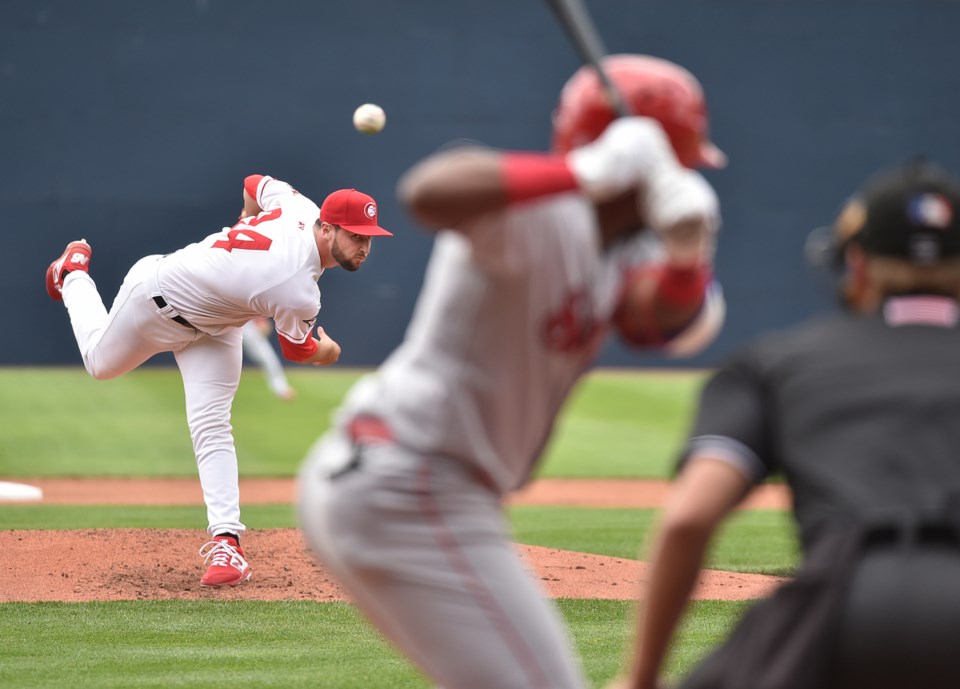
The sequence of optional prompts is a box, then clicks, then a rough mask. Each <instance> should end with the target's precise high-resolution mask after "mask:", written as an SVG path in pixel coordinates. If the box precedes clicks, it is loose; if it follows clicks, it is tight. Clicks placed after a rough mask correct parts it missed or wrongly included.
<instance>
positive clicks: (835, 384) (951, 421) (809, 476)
mask: <svg viewBox="0 0 960 689" xmlns="http://www.w3.org/2000/svg"><path fill="white" fill-rule="evenodd" d="M958 315H960V309H958V304H957V302H956V301H953V300H950V299H946V298H942V297H931V296H916V297H897V298H894V299H890V300H888V301H887V302H886V303H885V304H884V307H883V310H882V312H881V313H880V314H878V315H876V316H872V317H857V316H852V315H848V314H844V315H837V316H834V317H830V318H824V319H820V320H816V321H812V322H810V323H807V324H804V325H802V326H799V327H796V328H793V329H790V330H786V331H783V332H781V333H778V334H774V335H770V336H767V337H764V338H761V339H760V340H758V341H757V342H756V343H755V344H754V345H752V346H750V347H748V348H746V349H744V350H743V351H741V352H740V353H739V354H737V355H736V356H734V357H733V358H732V359H731V361H730V362H729V363H727V364H726V365H725V366H723V367H722V368H721V369H720V370H719V371H718V372H717V373H716V374H715V375H714V376H713V377H712V378H711V379H710V381H709V382H708V383H707V385H706V386H705V388H704V390H703V393H702V398H701V405H700V410H699V414H698V416H697V419H696V422H695V425H694V429H693V433H692V438H691V440H690V442H689V445H688V447H687V449H686V451H685V452H684V454H683V456H682V457H681V464H682V463H683V461H685V460H686V458H688V457H690V456H691V454H692V453H694V452H697V451H699V450H705V451H709V452H710V454H711V456H713V457H718V458H721V459H724V460H726V461H729V462H731V463H732V464H734V465H735V466H737V467H739V468H740V469H741V470H742V471H743V472H744V473H745V474H746V475H747V476H748V477H749V478H750V479H752V480H754V481H760V480H762V479H763V478H764V477H765V476H766V475H768V474H771V473H774V472H782V473H783V474H784V475H785V477H786V478H787V480H788V482H789V484H790V486H791V488H792V489H793V496H794V513H795V517H796V519H797V522H798V524H799V527H800V536H801V540H802V541H803V546H804V561H803V565H802V567H801V568H800V570H799V571H798V572H797V574H796V576H795V577H794V578H793V579H792V580H791V582H790V583H789V584H787V585H785V586H782V587H781V588H780V589H778V590H777V592H776V593H775V594H774V595H773V596H772V597H771V598H769V599H767V600H765V601H763V602H762V603H759V604H757V605H755V606H754V607H753V608H752V609H751V610H750V611H749V612H748V613H747V614H746V616H745V617H744V618H743V619H742V620H741V622H740V623H739V624H738V625H737V628H736V630H735V631H734V633H732V634H731V636H730V637H729V638H728V640H727V642H726V643H725V644H724V645H723V646H721V647H720V648H719V649H718V650H716V651H715V652H714V653H713V654H711V655H710V656H709V657H708V659H707V660H706V661H704V662H703V663H701V664H700V665H699V666H698V667H697V669H696V670H695V671H694V672H693V673H691V675H690V676H688V677H687V678H685V680H684V682H683V683H682V685H681V687H682V689H743V688H744V687H766V688H769V687H776V688H777V689H825V688H838V687H843V689H850V688H851V687H856V688H857V689H861V688H869V689H888V688H890V689H902V687H906V686H924V687H926V688H928V689H929V688H931V687H936V688H937V689H942V688H949V689H955V687H957V686H960V684H958V680H957V677H958V671H957V670H955V669H954V668H955V659H956V648H957V647H956V644H955V643H954V641H955V640H956V629H957V620H958V619H960V617H958V615H960V607H958V605H957V604H950V605H947V604H946V603H949V602H950V601H949V600H948V599H947V598H944V597H943V595H941V594H940V593H939V592H941V591H948V592H949V594H944V595H949V596H950V597H954V598H955V594H954V592H955V590H956V581H957V580H958V576H960V566H958V564H957V562H956V555H955V554H954V555H951V556H950V557H949V558H948V559H947V560H946V562H945V563H944V562H941V560H939V559H938V558H940V553H941V551H938V550H923V551H921V552H919V553H918V551H911V552H912V553H913V555H911V557H907V558H900V556H899V555H897V556H896V557H898V558H900V559H897V560H895V562H894V564H893V565H892V566H891V564H890V562H889V560H887V559H884V558H886V555H887V554H888V553H889V552H892V551H883V550H880V551H870V552H873V553H875V555H872V556H871V555H868V554H867V552H868V551H866V550H863V548H866V547H867V546H866V545H865V544H866V543H868V541H867V540H866V539H867V538H868V534H873V535H880V534H883V533H885V531H884V529H888V526H887V525H889V524H893V525H895V528H894V530H893V531H892V533H895V534H905V533H907V532H908V531H907V529H912V528H920V529H929V524H931V523H932V524H937V525H940V524H944V523H946V524H950V525H952V526H949V527H947V528H948V529H952V531H950V533H954V534H955V533H958V529H960V526H957V524H960V521H957V515H958V511H957V508H958V506H960V502H958V499H960V328H958V323H957V322H958ZM904 525H906V526H907V529H905V528H901V527H903V526H904ZM918 525H919V526H918ZM938 532H939V526H938V530H937V531H934V532H933V533H938ZM914 533H915V534H920V533H923V532H922V531H919V530H918V531H915V532H914ZM928 533H929V531H928ZM917 537H918V538H919V536H917ZM900 538H901V539H902V538H907V537H905V536H901V537H900ZM953 538H957V537H956V536H953ZM909 539H910V541H909V542H911V543H912V542H915V541H914V540H913V539H914V536H910V537H909ZM897 542H905V541H902V540H898V541H897ZM954 542H955V541H954ZM923 547H924V548H929V546H923ZM896 552H897V553H903V552H905V551H902V550H897V551H896ZM918 555H919V558H918ZM930 558H933V559H932V560H931V559H930ZM927 562H933V564H931V565H930V566H929V567H928V566H927V565H926V563H927ZM874 563H877V564H878V565H879V566H878V567H874ZM914 565H917V566H919V567H920V568H921V570H922V571H923V572H926V574H927V578H926V579H924V578H922V577H915V576H908V575H909V573H910V568H911V567H913V566H914ZM927 570H931V571H929V572H928V571H927ZM933 570H936V571H933ZM864 572H866V573H867V574H869V575H870V576H871V577H872V581H873V582H874V583H872V584H871V583H869V581H871V579H870V578H864V576H863V573H864ZM874 575H876V576H874ZM908 579H909V581H908ZM928 581H930V582H932V583H933V585H928V583H927V582H928ZM850 582H853V583H854V585H851V584H850ZM865 582H866V584H867V585H866V586H864V585H863V584H864V583H865ZM911 582H912V583H911ZM915 587H920V591H919V594H920V595H917V591H916V590H914V589H915ZM927 590H929V591H930V592H931V593H930V595H925V593H924V592H925V591H927ZM890 591H893V592H895V593H896V595H888V593H889V592H890ZM853 592H856V593H857V595H853ZM858 601H859V602H858ZM918 602H919V603H918ZM915 604H916V605H915ZM914 608H916V609H915V610H914ZM908 628H909V630H910V631H909V632H908V631H907V629H908ZM873 630H876V631H875V632H874V631H873ZM944 630H946V631H944ZM904 634H908V635H909V636H907V637H904V636H903V635H904ZM903 641H910V642H911V643H909V644H905V643H902V642H903ZM878 658H880V659H883V660H884V662H883V663H878V662H877V659H878ZM918 673H920V674H919V675H918ZM921 675H922V677H921V678H922V680H923V682H922V683H921V684H917V683H916V682H911V681H909V679H908V678H911V677H914V678H916V677H920V676H921Z"/></svg>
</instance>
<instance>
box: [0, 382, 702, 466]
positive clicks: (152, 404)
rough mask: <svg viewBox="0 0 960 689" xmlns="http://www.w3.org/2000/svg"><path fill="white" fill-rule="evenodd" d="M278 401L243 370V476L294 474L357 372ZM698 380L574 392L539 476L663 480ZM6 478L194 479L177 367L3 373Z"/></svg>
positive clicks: (0, 443) (1, 439)
mask: <svg viewBox="0 0 960 689" xmlns="http://www.w3.org/2000/svg"><path fill="white" fill-rule="evenodd" d="M288 370H289V377H290V380H291V383H292V384H293V385H294V386H295V387H296V389H297V391H298V393H299V395H298V397H297V399H296V400H295V401H294V402H292V403H284V402H281V401H279V400H277V399H275V398H274V397H273V396H272V395H271V394H270V392H269V391H268V390H267V388H266V386H265V385H264V383H263V379H262V376H261V373H260V372H259V371H257V370H255V369H254V370H249V371H245V372H244V374H243V378H242V379H241V383H240V389H239V390H238V392H237V398H236V400H235V402H234V407H233V419H232V421H233V427H234V435H235V438H236V443H237V452H238V455H239V458H240V473H241V474H242V475H243V476H292V475H294V474H295V473H296V471H297V469H298V467H299V465H300V462H301V460H302V459H303V457H304V454H305V453H306V451H307V449H308V448H309V447H310V445H311V444H312V443H313V442H314V440H316V438H317V437H318V436H319V435H320V434H322V433H323V432H324V431H325V430H326V429H327V428H328V427H329V424H330V416H331V413H332V412H333V411H334V409H335V408H336V406H337V405H338V404H339V402H340V400H341V399H342V398H343V395H344V394H345V393H346V391H347V390H348V389H349V387H350V385H351V384H352V383H353V382H354V381H355V380H356V379H357V377H359V375H361V372H358V371H351V370H345V369H344V370H340V369H336V368H334V369H323V370H314V369H304V368H294V367H290V368H289V369H288ZM702 378H703V374H701V373H669V374H667V373H649V374H643V373H624V374H613V373H608V372H598V373H596V374H593V375H591V376H590V377H588V378H587V379H585V380H584V381H583V382H582V383H581V385H580V386H579V387H578V388H577V390H576V391H575V392H574V394H573V396H572V397H571V399H570V401H569V404H568V405H567V407H566V408H565V409H564V411H563V414H562V415H561V418H560V420H559V423H558V427H557V434H556V436H555V438H554V440H553V442H552V443H551V445H550V447H549V449H548V452H547V457H546V461H545V463H544V465H543V466H542V469H541V471H540V475H542V476H554V477H556V476H570V477H574V476H575V477H584V476H592V477H665V476H668V475H669V474H670V471H671V468H672V465H673V460H674V454H675V453H676V450H677V448H678V447H679V445H680V443H681V442H682V440H683V433H684V432H685V430H686V423H687V419H688V418H689V414H690V411H691V409H692V405H693V403H694V401H695V394H696V390H697V389H698V387H699V385H700V382H701V381H702ZM0 418H2V419H3V420H4V423H3V425H2V427H0V476H5V477H17V476H20V477H28V476H195V475H196V463H195V461H194V457H193V450H192V447H191V444H190V434H189V432H188V431H187V424H186V420H185V417H184V409H183V390H182V387H181V381H180V375H179V373H178V372H177V370H176V369H175V368H162V367H154V368H143V369H139V370H136V371H132V372H131V373H128V374H126V375H124V376H121V377H120V378H116V379H114V380H108V381H96V380H93V379H92V378H90V377H89V376H88V375H87V374H86V373H85V372H84V371H83V370H82V369H79V368H69V369H59V368H57V369H54V368H5V369H0Z"/></svg>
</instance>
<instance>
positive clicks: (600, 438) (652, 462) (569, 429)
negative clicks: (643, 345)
mask: <svg viewBox="0 0 960 689" xmlns="http://www.w3.org/2000/svg"><path fill="white" fill-rule="evenodd" d="M705 375H706V374H704V373H700V372H695V373H687V372H664V373H655V372H637V373H633V372H615V373H614V372H605V371H597V372H595V373H593V374H591V375H590V376H589V377H588V378H587V379H586V380H584V381H583V382H582V383H581V385H580V386H579V387H578V388H577V389H576V390H575V391H574V394H573V396H572V398H571V399H570V402H569V404H568V405H567V406H566V408H565V409H564V411H563V412H562V414H561V416H560V419H559V420H558V423H557V429H556V433H555V435H554V438H553V441H552V442H551V444H550V447H549V448H548V449H547V454H546V460H545V463H544V465H543V468H542V469H541V471H540V472H539V475H540V476H553V477H559V476H565V477H566V476H569V477H590V478H620V477H645V478H666V477H668V476H670V475H671V474H672V471H673V466H674V462H675V459H676V454H677V451H678V450H679V449H680V446H681V445H682V443H683V442H684V440H685V437H684V436H685V433H686V431H687V425H688V423H689V421H690V419H691V417H692V414H693V410H694V405H695V403H696V398H697V393H698V392H699V390H700V386H701V385H702V383H703V380H704V376H705Z"/></svg>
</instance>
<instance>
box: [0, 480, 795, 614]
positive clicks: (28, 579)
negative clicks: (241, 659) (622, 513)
mask: <svg viewBox="0 0 960 689" xmlns="http://www.w3.org/2000/svg"><path fill="white" fill-rule="evenodd" d="M29 483H30V484H31V485H35V486H38V487H40V488H42V489H43V491H44V499H43V502H45V503H48V504H128V505H184V504H200V503H201V502H202V499H201V494H200V487H199V482H198V481H197V480H195V479H192V480H188V479H164V480H148V479H77V480H68V479H42V480H41V479H38V480H32V481H29ZM667 488H668V486H667V484H665V483H663V482H647V481H595V480H591V481H574V480H549V481H546V480H545V481H538V482H536V483H534V484H533V485H531V486H530V487H529V488H527V489H526V490H524V491H522V492H521V493H518V494H517V495H515V496H514V497H513V498H512V500H511V503H512V504H539V505H550V504H553V505H576V506H590V507H630V508H639V507H657V506H659V505H661V504H662V502H663V500H664V496H665V494H666V491H667ZM241 496H242V500H243V504H246V505H252V504H276V503H280V504H283V503H289V502H291V501H292V500H293V497H294V484H293V482H292V481H290V480H286V479H246V480H243V481H241ZM34 504H35V503H34ZM788 505H789V496H788V495H787V494H786V493H784V491H783V490H781V489H779V487H776V486H766V487H764V489H763V490H762V491H758V492H757V494H756V495H755V496H754V497H753V499H752V501H751V502H750V503H749V504H748V505H747V506H748V507H750V508H754V509H763V508H770V509H783V508H785V507H786V506H788ZM205 540H206V535H205V533H204V532H203V531H202V530H199V529H198V530H182V529H181V530H178V529H81V530H69V531H39V530H37V531H0V552H3V553H4V554H5V557H4V558H3V559H2V560H0V602H14V601H25V602H33V601H70V602H79V601H109V600H148V599H149V600H154V599H170V598H183V599H204V598H218V599H219V598H222V599H228V600H317V601H332V600H346V597H345V596H344V593H343V591H342V590H341V589H340V588H339V587H338V586H337V585H336V583H335V582H334V581H333V580H332V579H331V578H330V576H329V575H328V574H326V572H324V571H323V569H322V568H321V567H320V566H319V565H318V564H317V563H316V562H315V561H314V559H313V558H312V557H311V556H310V554H309V553H308V552H307V550H306V548H305V546H304V543H303V541H302V539H301V536H300V533H299V532H298V531H297V530H296V529H261V530H254V531H251V532H249V533H248V534H247V535H246V536H245V537H244V541H243V545H244V550H245V551H246V553H247V555H248V557H249V558H250V561H251V564H252V566H253V571H254V575H253V578H252V579H251V581H249V582H247V583H245V584H243V585H242V586H240V587H237V588H236V589H231V590H219V589H218V590H206V589H201V588H200V587H199V579H200V574H201V573H202V569H203V568H202V560H201V558H200V557H199V556H198V555H197V549H198V548H199V547H200V546H201V545H202V544H203V542H204V541H205ZM517 547H518V549H519V551H520V553H521V555H522V556H523V558H524V560H525V561H526V562H527V564H528V566H529V567H530V570H531V572H532V573H533V574H534V576H536V577H537V578H538V579H539V580H540V582H541V585H542V586H543V587H544V589H545V591H546V592H547V594H548V595H549V596H551V597H555V598H603V599H611V600H630V599H633V598H635V597H636V596H637V594H638V593H639V591H640V588H639V587H640V584H641V583H642V582H643V581H644V579H645V577H646V571H647V570H646V564H645V563H642V562H637V561H635V560H628V559H623V558H613V557H604V556H600V555H592V554H588V553H576V552H570V551H565V550H558V549H554V548H542V547H537V546H526V545H520V546H517ZM782 581H783V579H781V578H778V577H768V576H761V575H751V574H736V573H732V572H719V571H705V572H704V573H703V574H702V576H701V578H700V581H699V584H698V589H697V593H696V597H697V598H700V599H712V600H744V599H753V598H761V597H764V596H767V595H769V593H770V592H771V591H772V590H773V589H774V588H776V586H778V585H779V584H780V583H781V582H782Z"/></svg>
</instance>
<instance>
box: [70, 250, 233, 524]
mask: <svg viewBox="0 0 960 689" xmlns="http://www.w3.org/2000/svg"><path fill="white" fill-rule="evenodd" d="M158 259H159V257H158V256H147V257H146V258H143V259H141V260H140V261H138V262H137V263H135V264H134V266H133V267H132V268H131V269H130V271H129V272H128V273H127V276H126V278H125V279H124V281H123V285H122V286H121V287H120V291H119V292H118V293H117V297H116V299H115V300H114V302H113V306H112V307H111V308H110V312H109V313H108V312H107V310H106V308H104V305H103V300H102V299H101V298H100V293H99V292H98V291H97V286H96V284H95V283H94V281H93V279H92V278H91V277H90V276H89V275H87V274H86V273H83V272H80V271H74V272H73V273H71V274H69V275H68V276H67V277H66V279H65V280H64V283H63V303H64V305H65V306H66V307H67V311H68V312H69V314H70V324H71V325H72V326H73V334H74V336H75V337H76V339H77V346H78V347H79V348H80V355H81V356H82V357H83V365H84V366H85V367H86V369H87V372H88V373H89V374H90V375H91V376H93V377H94V378H96V379H97V380H106V379H109V378H116V377H117V376H120V375H122V374H124V373H127V372H128V371H132V370H133V369H135V368H136V367H137V366H139V365H140V364H142V363H143V362H145V361H146V360H147V359H149V358H150V357H152V356H154V355H155V354H159V353H160V352H173V354H174V357H175V359H176V361H177V366H178V367H179V368H180V375H181V377H182V378H183V389H184V395H185V400H186V410H187V425H188V426H189V428H190V437H191V438H192V440H193V450H194V454H195V455H196V458H197V468H198V469H199V473H200V485H201V487H202V488H203V499H204V502H205V503H206V506H207V520H208V531H209V532H210V533H211V534H217V533H222V532H225V531H231V532H234V533H241V532H243V531H244V530H245V528H246V527H244V525H243V524H242V523H241V522H240V486H239V474H238V468H237V453H236V449H235V447H234V443H233V427H232V426H231V425H230V408H231V405H232V404H233V397H234V394H235V393H236V391H237V386H238V385H239V383H240V370H241V357H242V350H241V329H240V328H230V329H229V330H227V331H226V332H224V333H223V334H221V335H217V336H212V335H207V334H205V333H201V332H199V331H198V330H195V329H193V328H189V327H187V326H184V325H181V324H180V323H177V322H176V321H173V320H170V319H169V318H166V317H165V316H164V315H162V314H161V313H160V309H159V307H158V306H157V305H156V303H154V301H153V299H152V297H153V296H154V295H152V294H150V290H149V289H148V288H147V284H148V283H147V279H146V278H147V276H148V275H149V274H150V271H154V270H156V261H157V260H158Z"/></svg>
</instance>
